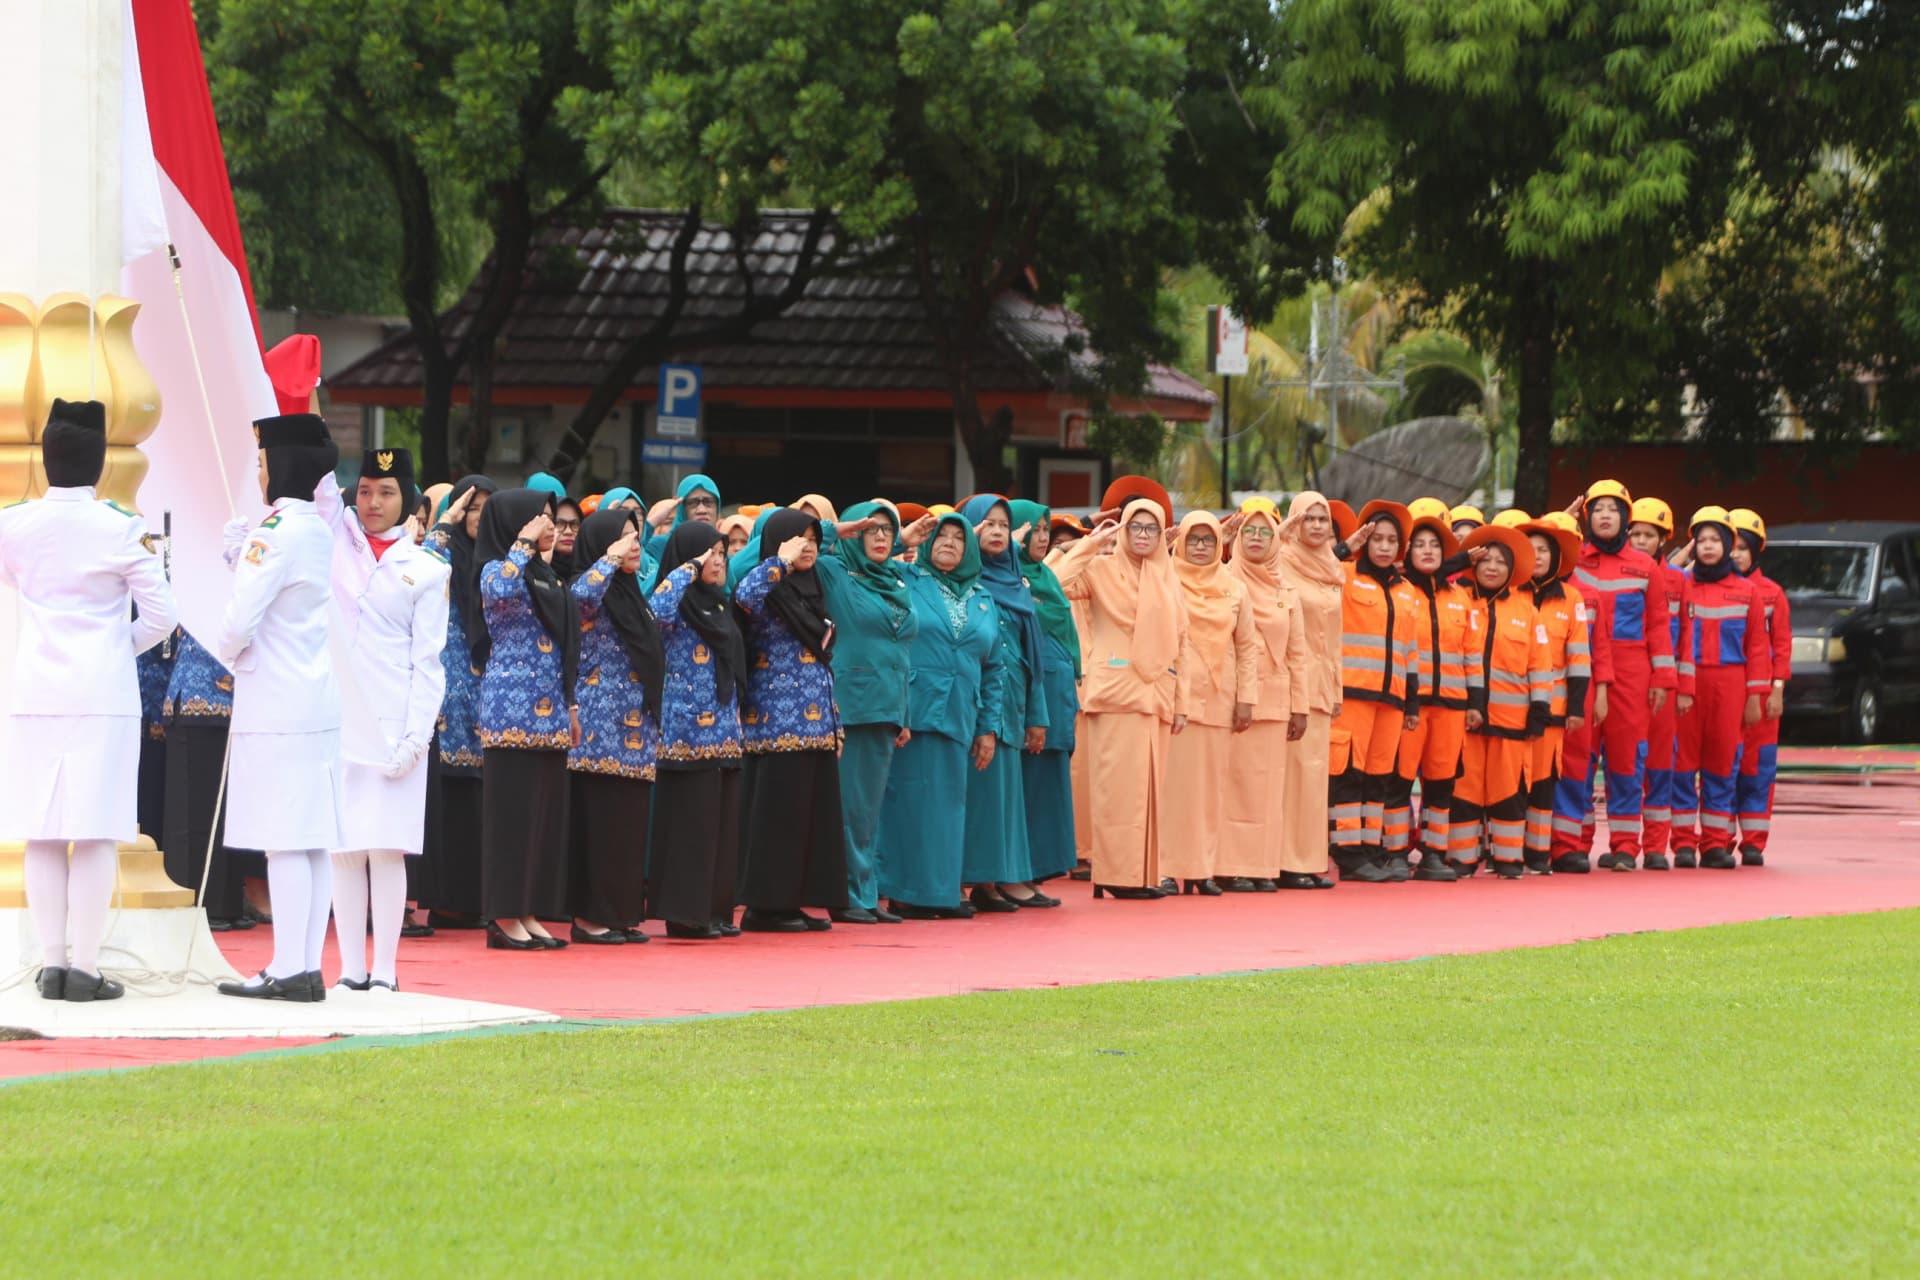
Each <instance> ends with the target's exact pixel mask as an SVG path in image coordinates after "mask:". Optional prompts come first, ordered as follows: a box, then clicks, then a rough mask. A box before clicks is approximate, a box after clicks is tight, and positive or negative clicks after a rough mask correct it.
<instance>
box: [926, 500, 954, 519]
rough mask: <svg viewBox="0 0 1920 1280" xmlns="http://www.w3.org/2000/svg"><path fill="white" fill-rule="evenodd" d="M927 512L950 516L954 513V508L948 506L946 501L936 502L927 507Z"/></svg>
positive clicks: (932, 514) (934, 514) (933, 514)
mask: <svg viewBox="0 0 1920 1280" xmlns="http://www.w3.org/2000/svg"><path fill="white" fill-rule="evenodd" d="M927 514H928V515H930V516H950V515H954V514H956V513H955V511H954V509H953V508H952V507H950V506H948V505H947V504H946V503H944V502H936V503H934V504H933V505H932V506H930V507H928V508H927Z"/></svg>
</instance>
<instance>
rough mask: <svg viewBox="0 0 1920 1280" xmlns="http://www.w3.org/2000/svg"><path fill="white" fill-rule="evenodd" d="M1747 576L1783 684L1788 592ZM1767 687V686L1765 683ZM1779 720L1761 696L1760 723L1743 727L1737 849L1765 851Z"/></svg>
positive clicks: (1787, 664) (1788, 663) (1789, 648)
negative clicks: (1754, 589) (1755, 590)
mask: <svg viewBox="0 0 1920 1280" xmlns="http://www.w3.org/2000/svg"><path fill="white" fill-rule="evenodd" d="M1747 581H1748V582H1751V583H1752V584H1753V585H1754V586H1756V587H1758V588H1759V589H1760V610H1761V614H1762V616H1764V617H1765V619H1766V625H1767V640H1768V647H1769V649H1770V650H1771V653H1772V658H1773V675H1772V679H1773V680H1777V681H1779V682H1780V684H1781V686H1782V687H1783V688H1784V687H1785V685H1786V682H1787V679H1788V678H1789V676H1790V675H1791V673H1792V670H1793V609H1792V606H1791V605H1789V604H1788V603H1787V593H1786V591H1785V590H1784V589H1783V588H1782V587H1781V586H1780V584H1779V583H1777V582H1775V581H1774V580H1773V579H1772V578H1769V577H1767V576H1766V575H1765V574H1764V573H1761V572H1760V570H1759V569H1758V568H1755V569H1754V570H1753V572H1751V573H1749V574H1748V575H1747ZM1768 691H1769V692H1771V686H1769V690H1768ZM1779 752H1780V721H1779V720H1778V719H1770V718H1769V717H1768V716H1767V709H1766V704H1765V702H1764V700H1763V701H1762V703H1761V707H1760V723H1759V724H1756V725H1754V726H1753V728H1751V729H1749V730H1747V732H1746V736H1745V740H1744V742H1743V743H1742V745H1741V751H1740V778H1739V781H1738V782H1737V783H1735V786H1734V808H1735V811H1736V813H1737V814H1738V817H1739V826H1740V851H1741V852H1742V853H1756V854H1757V853H1765V852H1766V849H1767V831H1768V830H1769V828H1770V827H1771V826H1772V824H1773V779H1774V773H1775V771H1776V770H1777V769H1778V767H1779V759H1778V757H1779Z"/></svg>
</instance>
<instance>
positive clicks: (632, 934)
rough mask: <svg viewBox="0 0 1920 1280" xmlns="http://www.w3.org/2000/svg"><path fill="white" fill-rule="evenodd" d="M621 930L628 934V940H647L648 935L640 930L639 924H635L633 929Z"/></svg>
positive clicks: (636, 941)
mask: <svg viewBox="0 0 1920 1280" xmlns="http://www.w3.org/2000/svg"><path fill="white" fill-rule="evenodd" d="M620 932H621V933H623V934H625V935H626V937H627V941H628V942H635V943H638V942H645V941H646V940H647V935H646V934H644V933H642V932H640V926H639V925H634V926H633V927H632V928H631V929H622V930H621V931H620Z"/></svg>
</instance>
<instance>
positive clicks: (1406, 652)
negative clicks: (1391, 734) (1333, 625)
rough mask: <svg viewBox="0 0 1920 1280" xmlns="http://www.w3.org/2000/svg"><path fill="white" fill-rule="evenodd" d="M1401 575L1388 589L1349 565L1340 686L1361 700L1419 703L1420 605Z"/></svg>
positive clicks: (1402, 704) (1400, 704) (1407, 705)
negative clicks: (1416, 627)
mask: <svg viewBox="0 0 1920 1280" xmlns="http://www.w3.org/2000/svg"><path fill="white" fill-rule="evenodd" d="M1411 591H1412V588H1411V587H1409V586H1408V585H1407V582H1406V580H1405V579H1404V578H1401V577H1399V576H1398V575H1397V574H1396V575H1395V576H1394V578H1393V579H1392V582H1391V584H1390V585H1389V586H1381V585H1380V583H1379V582H1378V581H1377V580H1375V579H1373V578H1370V577H1368V576H1367V575H1366V574H1364V573H1362V572H1360V569H1359V566H1358V565H1352V564H1350V565H1348V566H1347V588H1346V592H1345V594H1344V596H1343V597H1342V600H1341V604H1340V687H1341V691H1342V695H1343V696H1344V697H1347V698H1357V699H1359V700H1360V701H1362V702H1385V703H1387V704H1389V705H1391V706H1396V707H1403V708H1405V709H1407V710H1412V709H1413V708H1414V707H1415V706H1417V705H1418V703H1417V701H1416V699H1417V697H1418V694H1419V690H1420V661H1419V656H1418V653H1417V651H1416V649H1415V646H1414V630H1413V619H1414V613H1415V612H1416V608H1417V606H1416V603H1415V601H1414V600H1413V599H1412V597H1411V596H1410V595H1409V594H1408V593H1409V592H1411Z"/></svg>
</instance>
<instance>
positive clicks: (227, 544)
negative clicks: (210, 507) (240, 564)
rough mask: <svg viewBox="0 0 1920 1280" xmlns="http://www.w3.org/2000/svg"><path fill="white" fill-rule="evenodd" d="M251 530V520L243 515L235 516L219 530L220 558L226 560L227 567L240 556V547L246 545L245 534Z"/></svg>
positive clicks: (230, 566)
mask: <svg viewBox="0 0 1920 1280" xmlns="http://www.w3.org/2000/svg"><path fill="white" fill-rule="evenodd" d="M252 532H253V521H251V520H249V519H247V518H246V517H245V516H235V517H234V518H233V519H231V520H229V521H227V523H226V527H225V528H224V529H222V530H221V531H220V558H221V559H222V560H225V561H226V562H227V568H229V569H231V568H233V565H234V562H235V561H237V560H238V559H239V558H240V549H241V548H242V547H244V546H246V543H247V535H248V534H249V533H252Z"/></svg>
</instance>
